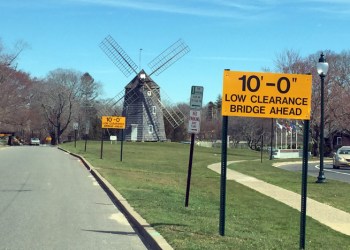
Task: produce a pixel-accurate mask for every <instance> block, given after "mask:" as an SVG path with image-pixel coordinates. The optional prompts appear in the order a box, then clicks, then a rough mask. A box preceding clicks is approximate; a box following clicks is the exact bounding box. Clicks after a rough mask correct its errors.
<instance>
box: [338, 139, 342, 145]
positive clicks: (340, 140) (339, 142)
mask: <svg viewBox="0 0 350 250" xmlns="http://www.w3.org/2000/svg"><path fill="white" fill-rule="evenodd" d="M337 145H343V140H342V138H341V137H337Z"/></svg>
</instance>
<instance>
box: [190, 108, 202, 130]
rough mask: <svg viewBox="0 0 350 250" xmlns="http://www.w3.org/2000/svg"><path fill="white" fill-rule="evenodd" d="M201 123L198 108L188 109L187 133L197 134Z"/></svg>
mask: <svg viewBox="0 0 350 250" xmlns="http://www.w3.org/2000/svg"><path fill="white" fill-rule="evenodd" d="M200 125H201V112H200V111H198V110H190V119H189V120H188V133H191V134H198V133H199V132H200Z"/></svg>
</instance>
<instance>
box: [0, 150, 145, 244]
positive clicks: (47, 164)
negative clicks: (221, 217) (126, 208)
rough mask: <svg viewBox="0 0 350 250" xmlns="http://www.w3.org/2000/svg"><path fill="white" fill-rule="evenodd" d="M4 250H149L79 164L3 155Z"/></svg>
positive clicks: (62, 156)
mask: <svg viewBox="0 0 350 250" xmlns="http://www.w3.org/2000/svg"><path fill="white" fill-rule="evenodd" d="M0 225H1V226H0V249H36V250H38V249H45V250H46V249H64V250H67V249H104V250H105V249H123V250H124V249H125V250H127V249H135V250H138V249H147V248H146V247H145V246H144V244H143V243H142V241H141V240H140V238H139V236H138V235H137V234H136V233H135V231H134V230H133V228H132V227H131V226H130V225H129V223H128V221H127V220H126V218H125V217H124V215H123V214H122V213H120V212H119V210H118V209H117V208H116V207H115V206H114V204H113V203H112V202H111V200H110V199H109V198H108V196H107V195H106V193H105V192H104V191H103V190H102V188H101V187H100V186H99V185H98V183H97V182H96V180H95V179H94V178H93V176H91V175H90V173H89V171H87V170H86V169H85V167H84V166H83V164H82V163H81V162H80V161H79V160H77V158H75V157H73V156H70V155H69V154H67V153H64V152H63V151H60V150H58V149H57V148H53V147H44V146H39V147H38V146H32V147H30V146H21V147H11V148H5V149H0Z"/></svg>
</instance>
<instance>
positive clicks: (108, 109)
mask: <svg viewBox="0 0 350 250" xmlns="http://www.w3.org/2000/svg"><path fill="white" fill-rule="evenodd" d="M137 98H138V94H137V91H136V90H135V89H131V90H130V91H129V92H128V93H127V94H125V91H124V90H122V91H121V92H119V93H118V94H117V95H116V96H115V97H113V98H110V99H108V100H106V102H105V103H104V104H103V107H102V108H101V109H100V110H99V111H98V112H97V116H98V117H102V116H108V115H115V113H116V109H117V108H118V106H121V107H123V108H122V109H124V107H125V105H124V104H126V106H128V105H130V104H132V103H134V102H135V101H136V100H137ZM123 102H124V103H123ZM121 111H122V110H121Z"/></svg>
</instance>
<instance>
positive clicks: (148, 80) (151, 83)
mask: <svg viewBox="0 0 350 250" xmlns="http://www.w3.org/2000/svg"><path fill="white" fill-rule="evenodd" d="M141 76H142V77H141ZM141 78H143V79H141ZM144 83H147V84H148V86H149V87H150V88H151V89H159V85H158V84H157V83H155V82H154V81H153V80H152V78H151V77H149V75H147V74H146V72H145V71H144V70H143V69H142V70H141V71H140V72H139V73H138V74H137V75H136V76H135V77H134V78H133V79H132V80H131V81H130V82H129V83H128V84H127V85H126V86H125V88H126V89H133V88H136V87H137V86H138V85H143V84H144Z"/></svg>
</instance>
